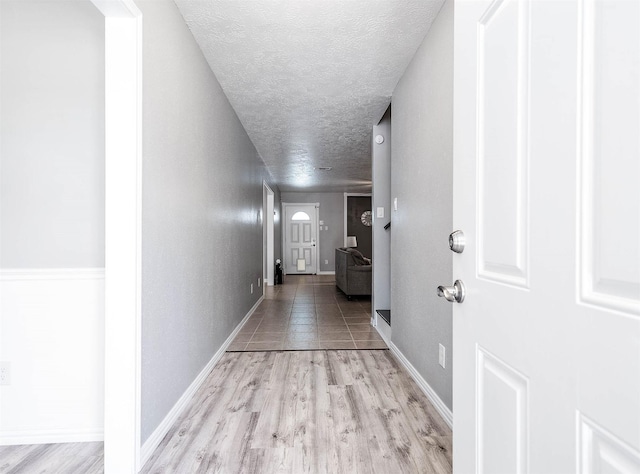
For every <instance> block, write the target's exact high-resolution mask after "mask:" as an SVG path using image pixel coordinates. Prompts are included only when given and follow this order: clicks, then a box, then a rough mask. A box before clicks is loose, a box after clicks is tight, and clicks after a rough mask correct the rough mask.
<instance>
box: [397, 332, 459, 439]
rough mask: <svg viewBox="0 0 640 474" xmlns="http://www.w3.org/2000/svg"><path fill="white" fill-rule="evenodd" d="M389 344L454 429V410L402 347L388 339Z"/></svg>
mask: <svg viewBox="0 0 640 474" xmlns="http://www.w3.org/2000/svg"><path fill="white" fill-rule="evenodd" d="M387 345H388V346H389V348H390V349H391V352H392V353H393V355H394V356H396V358H397V359H398V361H399V362H400V363H401V364H402V365H403V366H404V368H405V369H407V371H408V372H409V374H410V375H411V378H412V379H413V380H414V381H415V382H416V383H417V384H418V387H420V390H422V392H423V393H424V394H425V395H426V396H427V398H428V399H429V401H430V402H431V403H432V404H433V406H434V407H435V409H436V410H437V411H438V413H440V416H442V418H443V419H444V421H445V423H446V424H447V425H449V428H451V429H453V412H452V411H451V410H450V409H449V407H447V405H445V403H444V402H443V401H442V400H441V399H440V397H439V396H438V394H437V393H436V392H435V390H433V389H432V388H431V386H430V385H429V384H428V383H427V381H426V380H425V379H424V378H423V377H422V375H420V373H419V372H418V371H417V370H416V368H415V367H414V366H413V365H411V362H409V360H408V359H407V358H406V357H405V356H404V354H403V353H402V352H400V349H398V348H397V347H396V345H395V344H394V343H393V342H389V341H387Z"/></svg>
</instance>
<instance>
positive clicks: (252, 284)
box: [251, 283, 253, 294]
mask: <svg viewBox="0 0 640 474" xmlns="http://www.w3.org/2000/svg"><path fill="white" fill-rule="evenodd" d="M251 294H253V283H251Z"/></svg>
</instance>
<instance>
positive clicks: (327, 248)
mask: <svg viewBox="0 0 640 474" xmlns="http://www.w3.org/2000/svg"><path fill="white" fill-rule="evenodd" d="M280 198H281V199H282V202H291V203H308V202H317V203H320V213H319V215H320V217H319V219H320V220H321V221H324V225H325V226H328V227H329V230H321V231H319V235H320V237H319V241H318V247H319V249H320V271H321V272H333V271H335V249H336V247H342V246H343V245H344V194H343V193H297V192H283V193H282V194H281V195H280ZM325 260H326V261H327V262H328V263H324V262H325Z"/></svg>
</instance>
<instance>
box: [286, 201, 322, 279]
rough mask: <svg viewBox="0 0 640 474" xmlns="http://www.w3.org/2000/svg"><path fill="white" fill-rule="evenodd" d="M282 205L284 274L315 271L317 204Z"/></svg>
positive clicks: (312, 272) (313, 272)
mask: <svg viewBox="0 0 640 474" xmlns="http://www.w3.org/2000/svg"><path fill="white" fill-rule="evenodd" d="M282 206H283V207H284V219H285V220H284V222H285V235H284V271H285V273H286V274H295V273H302V274H308V273H310V274H315V273H316V272H317V262H316V255H317V247H316V242H317V229H318V206H319V204H317V203H315V204H290V203H283V204H282Z"/></svg>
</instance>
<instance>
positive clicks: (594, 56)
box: [443, 0, 640, 473]
mask: <svg viewBox="0 0 640 474" xmlns="http://www.w3.org/2000/svg"><path fill="white" fill-rule="evenodd" d="M454 58H455V59H454V61H455V65H454V70H455V89H454V91H455V99H454V117H455V118H454V173H455V174H454V227H456V228H457V229H460V230H462V231H463V232H464V233H465V235H466V248H465V249H464V251H463V253H461V254H454V255H453V260H454V266H453V268H454V277H455V278H456V279H460V280H462V281H463V282H464V285H465V286H466V297H465V300H464V301H463V302H462V303H461V304H459V303H453V304H454V311H453V318H454V320H453V331H454V359H453V364H454V365H453V367H454V381H453V409H454V467H455V471H456V472H460V473H472V472H485V473H519V472H547V473H575V472H580V473H582V472H584V473H586V472H629V473H631V472H640V140H639V136H640V75H639V74H640V2H638V1H636V0H565V1H532V0H530V1H527V0H522V1H518V0H496V1H493V2H492V1H482V0H478V1H465V0H459V1H457V2H456V7H455V55H454ZM443 238H446V236H443ZM443 283H444V282H443ZM447 283H448V284H449V285H451V282H447ZM443 304H448V303H446V302H445V301H444V299H443Z"/></svg>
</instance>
